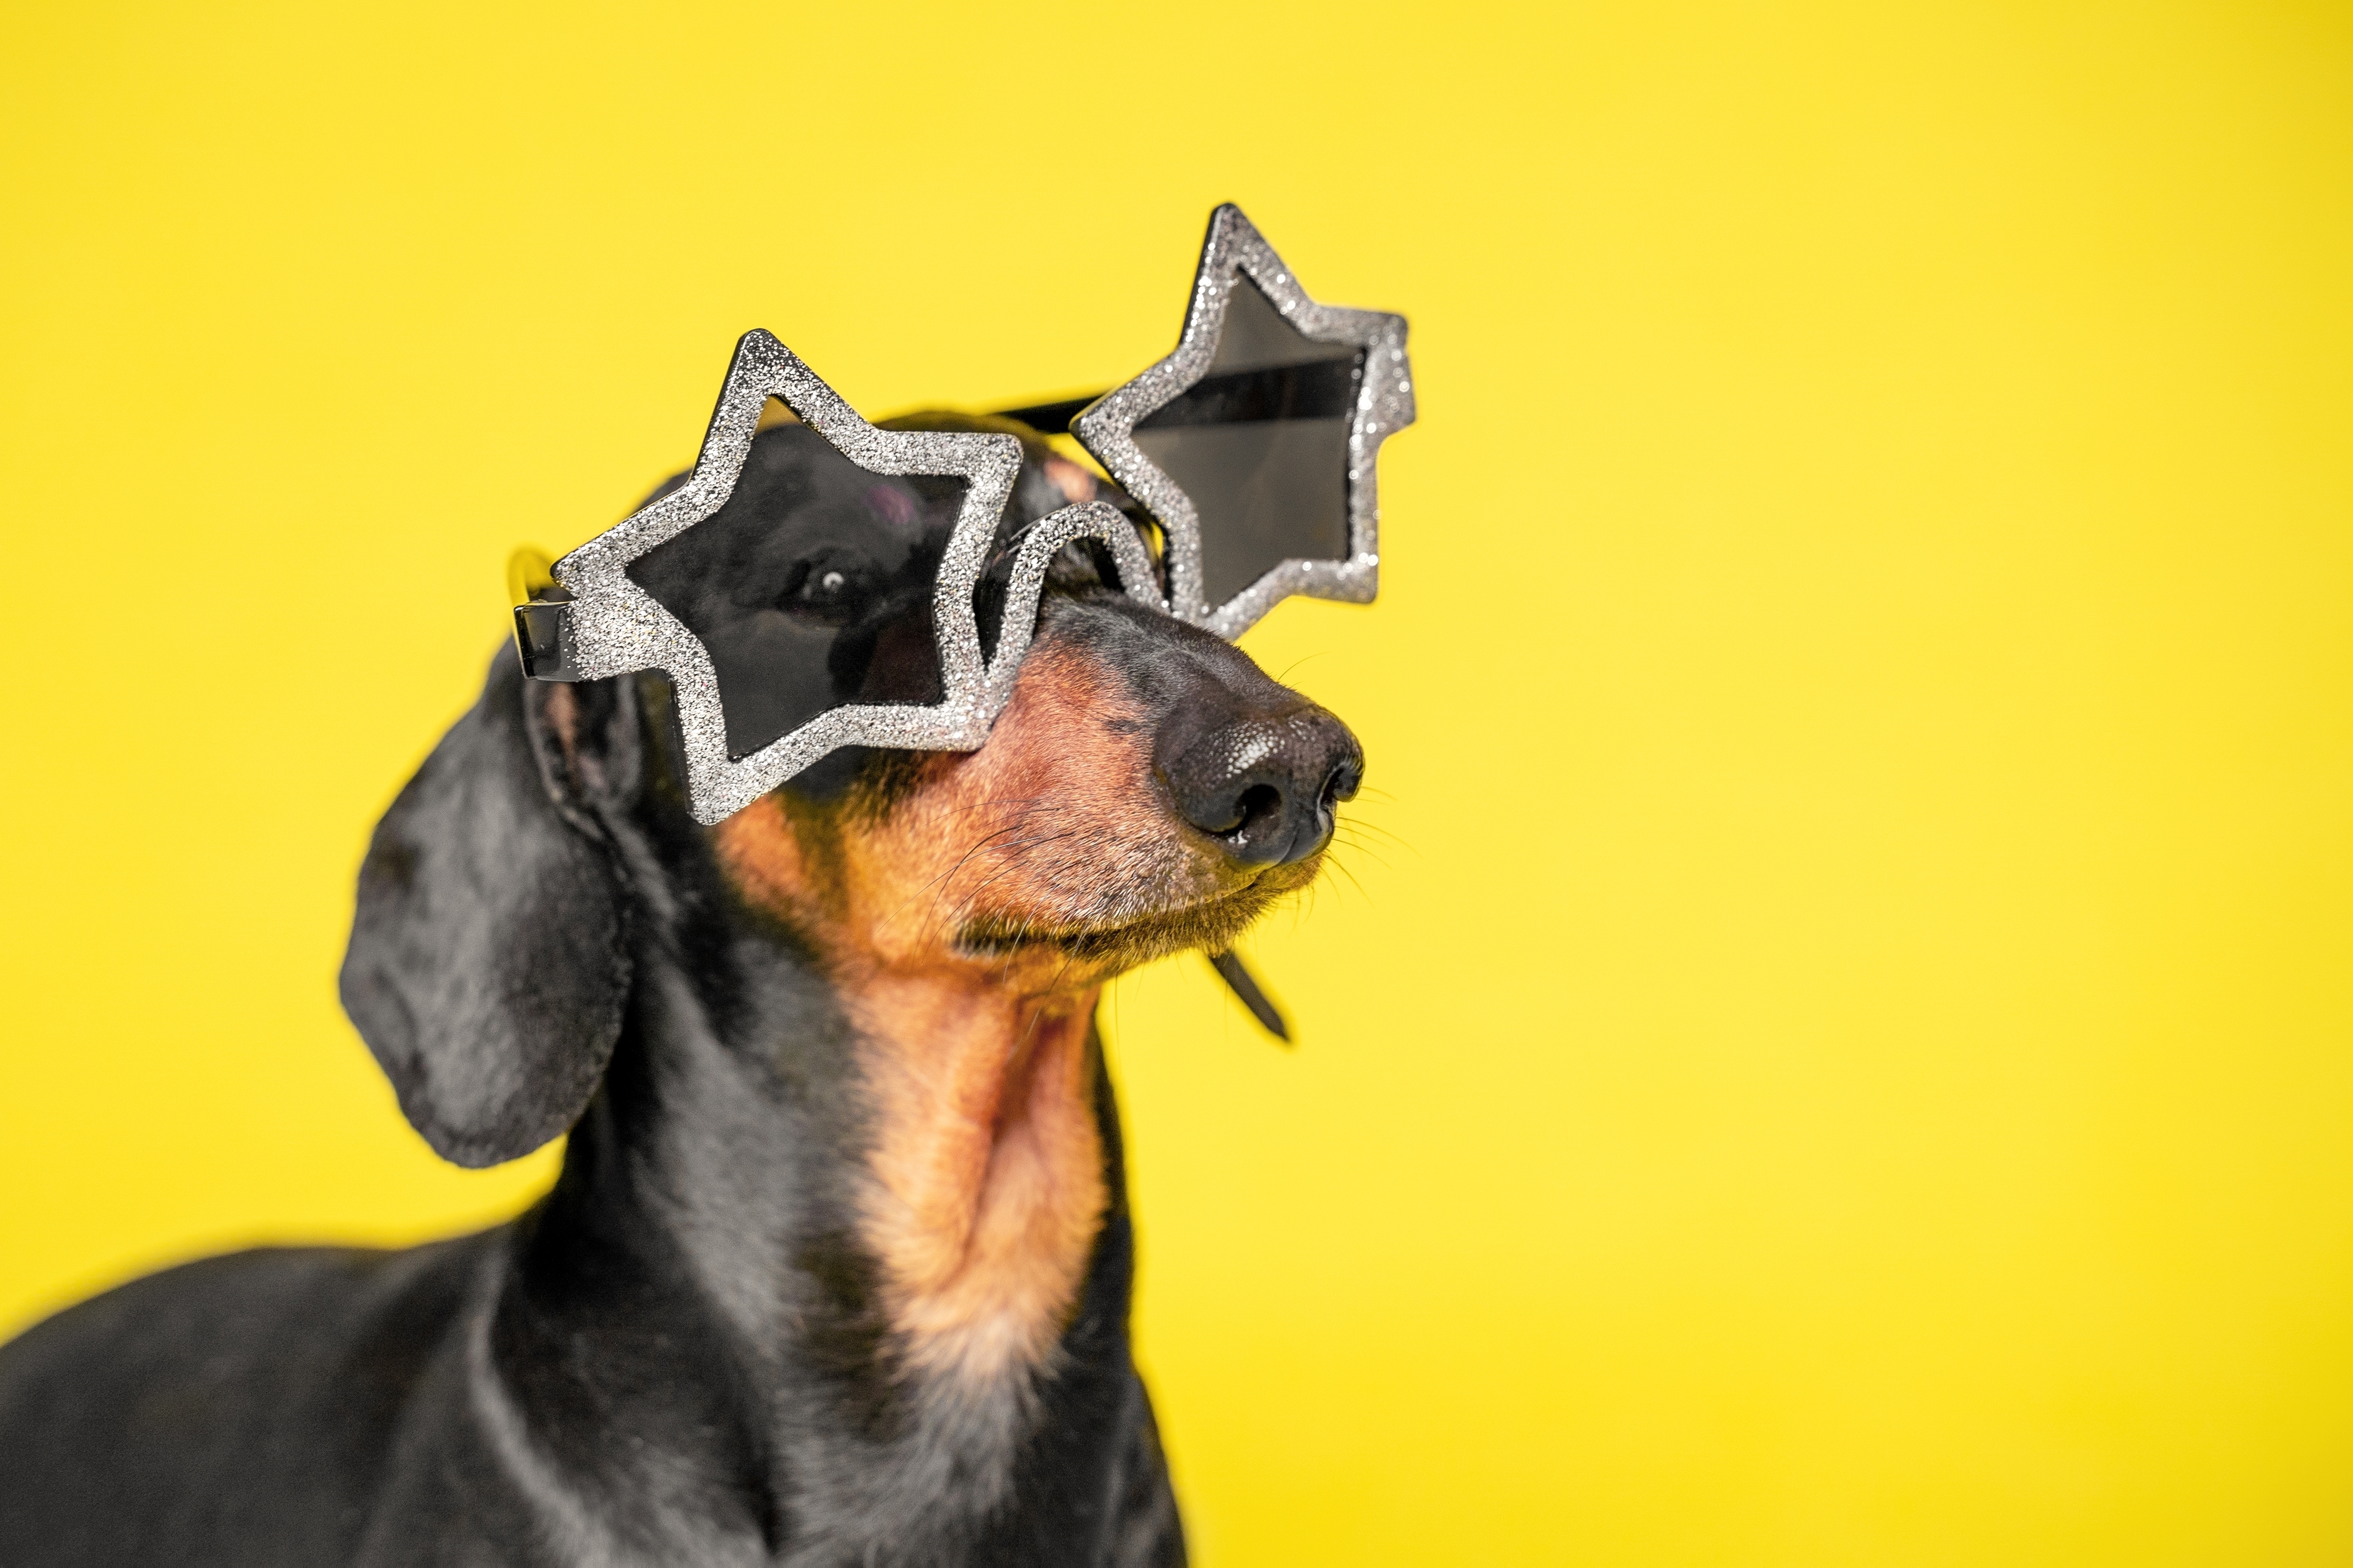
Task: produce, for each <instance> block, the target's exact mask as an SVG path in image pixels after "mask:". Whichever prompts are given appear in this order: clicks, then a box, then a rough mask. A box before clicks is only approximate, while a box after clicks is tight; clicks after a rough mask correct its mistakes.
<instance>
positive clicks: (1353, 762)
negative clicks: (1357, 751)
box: [1316, 757, 1365, 811]
mask: <svg viewBox="0 0 2353 1568" xmlns="http://www.w3.org/2000/svg"><path fill="white" fill-rule="evenodd" d="M1364 782H1365V764H1364V763H1361V762H1359V761H1358V760H1357V759H1356V758H1355V757H1344V758H1342V759H1341V760H1340V762H1339V763H1337V764H1336V765H1335V767H1334V768H1333V769H1332V771H1331V773H1328V774H1326V775H1325V776H1324V792H1323V794H1322V795H1319V796H1317V797H1316V798H1317V799H1318V801H1319V802H1320V803H1321V804H1322V805H1323V806H1324V809H1325V810H1326V811H1329V810H1330V809H1331V808H1332V807H1334V806H1335V805H1339V804H1340V803H1341V802H1342V801H1344V800H1354V799H1356V791H1357V789H1358V788H1359V787H1360V786H1362V785H1363V784H1364Z"/></svg>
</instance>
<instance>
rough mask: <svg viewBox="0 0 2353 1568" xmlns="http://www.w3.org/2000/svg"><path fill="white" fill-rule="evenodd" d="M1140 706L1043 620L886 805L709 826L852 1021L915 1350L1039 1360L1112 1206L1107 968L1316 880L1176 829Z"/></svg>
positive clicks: (970, 1371)
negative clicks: (957, 733) (1102, 1010)
mask: <svg viewBox="0 0 2353 1568" xmlns="http://www.w3.org/2000/svg"><path fill="white" fill-rule="evenodd" d="M1138 717H1139V716H1138V715H1137V714H1136V713H1134V711H1132V710H1130V708H1129V706H1128V704H1127V703H1126V701H1125V700H1124V693H1123V692H1122V690H1121V689H1120V688H1119V685H1118V683H1117V681H1116V679H1113V678H1111V677H1109V676H1107V675H1105V674H1104V673H1103V672H1102V671H1101V670H1099V669H1098V668H1095V667H1094V666H1093V665H1092V663H1091V662H1090V661H1089V660H1087V659H1086V658H1085V657H1084V656H1083V655H1081V654H1077V653H1073V652H1071V651H1070V650H1069V649H1067V648H1064V647H1058V646H1057V645H1055V644H1054V642H1053V641H1052V640H1051V638H1050V637H1041V640H1040V641H1039V644H1038V645H1037V646H1036V647H1034V648H1033V649H1032V650H1031V652H1030V654H1029V658H1027V659H1025V660H1024V662H1023V665H1022V669H1021V674H1020V677H1019V679H1018V681H1017V683H1016V685H1015V688H1014V692H1013V699H1012V701H1011V703H1010V704H1009V705H1008V708H1007V710H1006V711H1005V713H1004V714H1003V716H1002V717H1000V718H999V719H998V721H997V726H996V728H995V730H994V731H992V732H991V734H990V736H989V740H988V743H987V745H986V746H984V747H982V748H981V749H980V750H979V751H977V752H970V753H961V754H960V753H942V754H936V755H933V756H929V757H926V758H924V759H923V761H922V762H921V763H919V764H918V767H919V773H918V774H917V777H916V779H915V781H914V784H913V787H912V788H910V789H908V790H906V791H904V792H903V793H901V794H896V795H893V796H892V798H891V800H890V803H889V805H888V806H887V808H885V807H882V806H881V805H877V804H876V803H873V802H868V801H860V800H859V799H856V798H853V799H851V800H850V801H849V802H847V803H845V804H843V805H839V806H837V807H833V808H830V809H823V810H820V809H818V808H814V807H811V806H808V805H806V804H801V803H794V797H792V796H790V795H770V796H767V797H766V798H765V799H762V800H760V801H758V802H755V803H754V805H751V806H748V807H746V808H745V809H744V811H742V812H739V813H738V814H736V815H735V816H733V817H730V818H729V819H728V820H727V821H725V822H723V823H722V824H721V825H720V826H718V827H717V828H716V829H714V830H713V832H714V834H715V837H716V840H717V845H718V848H719V852H720V856H721V859H722V862H723V865H724V866H725V867H726V868H727V870H728V873H729V875H730V876H731V878H732V879H733V881H734V884H735V886H736V888H737V889H738V890H739V891H740V892H741V894H742V895H743V896H744V898H745V900H747V901H749V902H751V903H753V904H754V905H755V906H757V907H759V908H761V909H763V910H767V911H768V912H769V913H771V914H773V915H775V916H776V918H778V919H780V920H782V921H785V922H786V923H787V924H788V925H790V926H791V927H793V928H794V929H795V930H796V931H798V932H799V933H800V934H801V935H802V937H803V938H804V939H805V940H807V942H810V943H811V944H812V945H813V946H814V947H815V948H816V950H817V951H818V953H819V954H820V956H821V958H822V960H823V962H824V963H825V964H826V966H827V969H828V974H829V977H830V979H831V980H832V982H833V984H834V986H835V988H836V990H837V992H838V993H839V995H840V996H841V997H842V1000H843V1004H844V1006H845V1007H846V1008H847V1010H848V1012H849V1016H850V1019H851V1021H852V1023H853V1024H854V1025H855V1026H857V1028H858V1031H859V1034H860V1039H861V1041H862V1052H863V1060H862V1062H861V1070H862V1076H863V1078H864V1080H865V1083H866V1086H867V1089H868V1092H869V1094H870V1095H871V1100H872V1104H873V1108H874V1114H875V1119H876V1120H875V1132H874V1139H873V1142H872V1146H871V1152H870V1154H869V1160H868V1166H869V1174H870V1177H871V1184H870V1187H869V1192H868V1199H867V1204H866V1213H865V1221H864V1235H865V1240H866V1242H867V1244H868V1245H869V1246H870V1247H872V1248H873V1250H874V1253H875V1255H876V1256H877V1257H878V1258H880V1259H881V1264H882V1272H883V1279H884V1289H885V1297H886V1302H885V1304H886V1308H887V1310H888V1311H889V1314H890V1317H891V1321H892V1325H893V1327H894V1328H895V1329H896V1330H897V1331H898V1334H899V1337H900V1341H901V1343H902V1349H903V1352H904V1353H905V1355H906V1357H907V1359H908V1361H909V1363H911V1364H913V1365H914V1366H917V1367H921V1368H924V1369H926V1370H935V1371H941V1372H947V1373H955V1374H958V1375H962V1376H965V1377H974V1378H985V1377H989V1376H993V1375H995V1374H997V1373H1001V1372H1003V1371H1004V1370H1006V1369H1007V1368H1008V1367H1012V1366H1018V1365H1035V1364H1037V1363H1038V1362H1039V1360H1040V1359H1042V1357H1043V1356H1044V1355H1045V1354H1046V1352H1047V1351H1048V1350H1049V1349H1050V1347H1051V1345H1052V1344H1053V1342H1055V1340H1056V1339H1057V1338H1058V1337H1059V1336H1060V1332H1061V1330H1062V1328H1063V1326H1064V1324H1065V1322H1066V1321H1067V1319H1068V1315H1069V1313H1070V1310H1071V1306H1072V1304H1073V1303H1074V1301H1075V1300H1076V1299H1077V1294H1078V1289H1079V1284H1080V1280H1081V1278H1082V1274H1083V1271H1084V1269H1085V1267H1086V1261H1087V1255H1088V1252H1089V1250H1090V1248H1091V1247H1092V1243H1093V1239H1094V1236H1095V1232H1096V1230H1097V1229H1098V1228H1099V1227H1100V1226H1101V1224H1102V1218H1103V1208H1104V1205H1105V1204H1106V1202H1107V1201H1108V1194H1107V1193H1106V1192H1105V1189H1104V1185H1103V1148H1102V1143H1101V1140H1100V1137H1099V1135H1098V1132H1097V1130H1096V1124H1095V1116H1094V1108H1093V1105H1092V1100H1091V1097H1090V1092H1089V1091H1090V1088H1091V1084H1092V1069H1093V1064H1092V1061H1091V1060H1090V1059H1089V1056H1088V1039H1089V1032H1088V1024H1089V1021H1090V1020H1091V1018H1092V1015H1093V1012H1094V1005H1095V1000H1096V997H1097V995H1098V994H1099V992H1100V990H1101V987H1102V984H1103V981H1104V980H1105V979H1106V978H1108V977H1109V976H1110V975H1111V974H1113V973H1116V972H1118V971H1119V970H1121V969H1124V968H1126V967H1129V966H1131V965H1132V964H1134V963H1138V962H1141V961H1142V960H1144V959H1145V958H1148V957H1154V956H1157V955H1158V954H1159V953H1160V952H1166V951H1173V950H1174V949H1176V948H1179V947H1184V946H1188V945H1195V944H1197V943H1199V942H1207V941H1216V940H1218V939H1219V937H1220V936H1222V938H1223V939H1224V940H1230V937H1231V934H1232V932H1233V931H1238V930H1239V929H1240V926H1241V925H1242V924H1244V923H1247V921H1249V919H1250V918H1251V917H1252V916H1253V915H1255V914H1256V913H1257V912H1258V911H1259V910H1261V908H1263V907H1264V905H1265V904H1266V903H1267V902H1268V901H1270V900H1271V899H1273V898H1274V897H1276V896H1277V895H1278V894H1279V893H1281V892H1283V891H1287V890H1289V889H1292V888H1294V887H1297V886H1299V885H1302V884H1303V883H1304V882H1305V881H1306V880H1307V879H1309V878H1311V877H1313V875H1314V861H1312V860H1311V861H1307V862H1303V863H1302V864H1300V865H1297V866H1292V867H1284V868H1278V869H1277V870H1274V871H1271V872H1267V873H1263V874H1260V875H1257V876H1252V875H1250V874H1249V873H1246V872H1240V871H1237V870H1234V869H1232V868H1229V866H1228V865H1227V864H1226V863H1225V862H1224V861H1223V860H1222V859H1221V858H1219V857H1216V856H1214V855H1212V854H1210V853H1208V852H1207V851H1206V850H1204V849H1203V848H1202V847H1198V846H1197V845H1194V844H1191V843H1188V842H1187V840H1186V839H1185V837H1183V836H1182V830H1181V829H1179V828H1178V827H1177V826H1176V825H1175V820H1174V818H1173V816H1171V814H1170V813H1169V812H1168V811H1167V810H1166V809H1165V808H1164V807H1163V806H1162V805H1160V803H1159V799H1158V795H1157V786H1156V784H1155V781H1154V779H1153V776H1152V763H1151V751H1150V741H1149V738H1148V731H1147V727H1146V726H1144V725H1142V724H1140V723H1137V722H1135V721H1136V720H1137V718H1138ZM788 803H793V804H788Z"/></svg>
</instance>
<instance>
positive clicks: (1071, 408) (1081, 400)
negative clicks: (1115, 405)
mask: <svg viewBox="0 0 2353 1568" xmlns="http://www.w3.org/2000/svg"><path fill="white" fill-rule="evenodd" d="M1101 396H1103V394H1102V393H1100V392H1091V393H1089V394H1087V395H1085V396H1084V397H1066V398H1064V399H1062V400H1061V401H1060V402H1059V403H1032V404H1030V405H1028V406H1026V407H1022V408H992V409H990V410H989V415H990V416H991V417H992V418H997V419H1018V420H1019V421H1021V423H1022V424H1024V425H1027V426H1029V428H1031V429H1032V430H1035V431H1037V432H1038V434H1039V435H1040V436H1067V435H1069V434H1070V431H1071V420H1073V419H1076V418H1077V417H1078V416H1080V415H1081V414H1083V413H1085V412H1086V408H1087V405H1089V404H1091V403H1092V402H1094V401H1095V400H1096V399H1097V398H1099V397H1101Z"/></svg>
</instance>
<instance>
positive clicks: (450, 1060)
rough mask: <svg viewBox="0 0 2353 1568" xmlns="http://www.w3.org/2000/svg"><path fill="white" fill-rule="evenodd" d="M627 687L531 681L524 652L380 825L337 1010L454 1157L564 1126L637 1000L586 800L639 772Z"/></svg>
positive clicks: (517, 1148)
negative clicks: (625, 1011) (522, 663)
mask: <svg viewBox="0 0 2353 1568" xmlns="http://www.w3.org/2000/svg"><path fill="white" fill-rule="evenodd" d="M637 707H638V705H637V702H636V700H635V697H634V692H633V690H632V689H631V683H630V682H628V681H627V680H606V681H599V682H596V683H595V684H594V685H584V686H547V685H543V684H542V683H540V682H536V681H526V680H524V679H523V678H522V670H521V668H520V667H519V666H518V665H517V663H516V660H515V654H514V650H513V648H512V647H508V648H505V649H503V650H501V653H500V654H499V656H498V658H496V659H495V660H493V661H492V662H491V678H490V682H489V684H488V685H487V686H485V687H484V688H483V690H482V697H481V700H480V701H479V702H477V703H475V704H474V707H473V709H472V710H471V711H470V712H469V713H467V715H466V716H465V717H464V718H462V719H460V720H459V721H458V722H457V723H456V724H455V725H454V726H452V727H451V729H450V731H449V732H448V734H447V735H445V736H443V737H442V738H441V743H440V744H439V745H438V746H437V747H435V748H434V750H433V754H432V755H431V756H429V757H427V759H426V760H425V765H424V766H423V767H421V768H419V769H418V770H417V776H416V777H415V778H413V779H411V780H409V781H408V784H407V787H406V788H405V789H403V790H402V791H401V792H400V796H399V798H398V799H396V800H395V801H394V802H393V804H392V809H391V810H390V811H387V812H386V813H385V816H384V820H383V821H382V822H381V823H379V824H377V825H376V830H375V837H374V839H373V840H371V841H370V843H369V845H368V852H367V858H366V860H365V861H364V862H363V863H362V865H361V867H360V888H359V906H358V910H357V911H356V913H355V914H354V916H353V921H352V944H351V950H350V951H349V952H347V953H345V954H344V957H343V1010H344V1011H345V1012H347V1013H349V1014H350V1015H351V1017H352V1022H353V1023H354V1024H356V1025H357V1026H359V1031H360V1035H361V1037H363V1038H364V1039H365V1040H366V1041H367V1045H368V1049H369V1050H371V1051H373V1052H375V1059H376V1061H377V1063H378V1064H379V1065H380V1066H381V1067H382V1068H384V1070H385V1076H386V1077H388V1078H390V1079H392V1084H393V1088H394V1089H396V1091H397V1092H398V1093H399V1096H400V1109H401V1110H403V1111H404V1112H406V1114H407V1117H408V1120H409V1121H410V1122H411V1124H413V1125H414V1126H415V1127H416V1129H417V1131H419V1132H421V1133H423V1134H424V1135H425V1139H426V1142H429V1143H431V1144H432V1145H433V1147H434V1148H435V1150H437V1151H438V1152H439V1153H440V1154H441V1156H442V1157H443V1158H444V1159H447V1160H450V1161H453V1162H455V1163H458V1164H460V1165H475V1166H480V1165H495V1164H497V1163H500V1162H501V1161H505V1160H512V1159H517V1158H520V1157H521V1156H522V1155H524V1154H527V1153H529V1152H531V1151H533V1149H536V1148H538V1147H539V1146H540V1145H541V1144H543V1143H544V1142H547V1141H548V1140H549V1139H551V1138H554V1137H555V1136H557V1135H558V1134H559V1133H562V1132H564V1131H566V1130H567V1129H569V1128H570V1127H571V1125H572V1123H573V1122H574V1121H576V1120H577V1119H578V1118H579V1115H580V1112H581V1110H583V1109H584V1108H585V1107H586V1105H587V1103H588V1097H589V1096H590V1095H592V1094H593V1093H595V1092H596V1084H597V1081H598V1079H601V1078H602V1077H603V1076H604V1072H605V1065H606V1063H607V1061H608V1060H609V1059H610V1058H611V1057H612V1054H613V1042H614V1040H615V1039H616V1038H617V1037H618V1036H619V1034H620V1029H621V1014H622V1008H623V1005H624V1004H625V1003H626V1002H627V1000H628V990H629V955H628V942H627V937H628V932H627V931H626V929H625V922H626V906H625V903H624V900H623V897H622V883H621V878H620V872H619V868H618V867H617V863H616V858H615V856H614V854H613V851H612V849H611V847H610V841H609V839H608V838H607V835H606V832H605V830H604V828H603V826H601V825H600V823H599V822H598V820H597V816H596V812H595V810H594V809H593V804H592V799H591V797H592V796H595V795H609V794H611V793H612V792H614V791H615V790H616V789H617V788H626V787H628V785H629V784H633V783H634V780H635V776H636V775H637V773H638V761H637V759H636V757H635V752H637V750H638V731H637Z"/></svg>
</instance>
